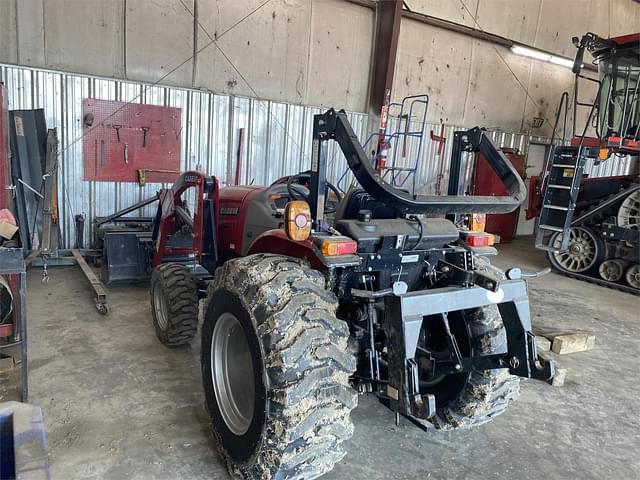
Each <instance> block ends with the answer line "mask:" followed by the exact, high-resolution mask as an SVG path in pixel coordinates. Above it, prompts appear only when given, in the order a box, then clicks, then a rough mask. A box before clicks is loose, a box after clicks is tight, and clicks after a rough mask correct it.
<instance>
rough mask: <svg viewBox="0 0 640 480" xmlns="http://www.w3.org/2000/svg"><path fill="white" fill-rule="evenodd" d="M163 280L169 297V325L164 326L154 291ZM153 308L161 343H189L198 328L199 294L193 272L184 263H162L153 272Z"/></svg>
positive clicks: (167, 298)
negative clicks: (157, 310)
mask: <svg viewBox="0 0 640 480" xmlns="http://www.w3.org/2000/svg"><path fill="white" fill-rule="evenodd" d="M158 282H159V283H160V284H161V286H162V289H163V292H164V294H165V298H166V301H167V316H168V317H169V318H168V319H167V328H166V329H165V330H163V329H161V328H160V326H159V325H158V321H157V319H156V311H155V308H154V304H153V302H154V298H153V291H154V288H155V285H156V284H157V283H158ZM151 312H152V315H153V326H154V327H155V329H156V334H157V335H158V338H159V339H160V341H161V342H162V343H164V344H165V345H167V346H168V347H179V346H182V345H186V344H188V343H189V342H190V341H191V340H192V339H193V337H194V335H195V334H196V331H197V330H198V296H197V292H196V284H195V282H194V281H193V277H192V276H191V272H190V271H189V269H188V268H187V267H185V266H184V265H180V264H177V263H163V264H161V265H159V266H158V267H156V268H155V269H154V271H153V274H152V276H151Z"/></svg>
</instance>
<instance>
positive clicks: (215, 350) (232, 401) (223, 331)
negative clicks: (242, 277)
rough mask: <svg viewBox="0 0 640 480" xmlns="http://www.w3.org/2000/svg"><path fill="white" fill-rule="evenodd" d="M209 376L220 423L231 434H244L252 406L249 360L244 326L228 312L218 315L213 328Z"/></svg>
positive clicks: (252, 382) (251, 377) (249, 420)
mask: <svg viewBox="0 0 640 480" xmlns="http://www.w3.org/2000/svg"><path fill="white" fill-rule="evenodd" d="M211 378H212V382H213V390H214V392H215V395H216V401H217V404H218V408H219V410H220V414H221V415H222V419H223V420H224V423H225V424H226V425H227V428H228V429H229V430H231V432H233V433H234V434H236V435H244V434H245V433H246V432H247V430H249V426H250V425H251V421H252V419H253V413H254V408H255V407H254V405H255V383H254V371H253V360H252V358H251V351H250V350H249V343H248V342H247V337H246V335H245V333H244V329H243V328H242V325H241V324H240V322H239V321H238V319H237V318H236V317H235V316H234V315H233V314H231V313H229V312H225V313H223V314H222V315H220V317H218V320H217V321H216V326H215V328H214V329H213V335H212V337H211Z"/></svg>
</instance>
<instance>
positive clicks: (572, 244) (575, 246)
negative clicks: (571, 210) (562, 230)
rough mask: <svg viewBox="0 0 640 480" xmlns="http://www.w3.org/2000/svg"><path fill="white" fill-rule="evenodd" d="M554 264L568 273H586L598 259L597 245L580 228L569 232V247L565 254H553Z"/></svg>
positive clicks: (583, 229) (584, 230) (584, 229)
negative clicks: (556, 263)
mask: <svg viewBox="0 0 640 480" xmlns="http://www.w3.org/2000/svg"><path fill="white" fill-rule="evenodd" d="M553 256H554V258H555V260H556V262H558V264H559V265H560V266H561V267H562V268H563V269H564V270H567V271H568V272H575V273H580V272H586V271H587V270H589V269H590V268H592V267H593V266H594V265H595V264H596V262H597V259H598V244H597V243H596V238H595V237H594V235H593V234H592V233H591V232H590V231H589V230H587V229H586V228H582V227H574V228H572V229H571V230H570V231H569V247H568V249H567V251H566V252H559V253H554V254H553Z"/></svg>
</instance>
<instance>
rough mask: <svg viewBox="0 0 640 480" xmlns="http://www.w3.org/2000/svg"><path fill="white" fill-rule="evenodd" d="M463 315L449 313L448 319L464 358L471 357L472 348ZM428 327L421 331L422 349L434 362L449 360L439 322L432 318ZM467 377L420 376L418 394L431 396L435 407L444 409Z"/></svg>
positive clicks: (455, 395)
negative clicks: (422, 335)
mask: <svg viewBox="0 0 640 480" xmlns="http://www.w3.org/2000/svg"><path fill="white" fill-rule="evenodd" d="M463 315H464V312H451V313H450V314H449V319H450V320H451V321H450V328H451V332H452V334H453V336H454V337H455V339H456V341H457V343H458V348H459V349H460V353H461V354H462V356H463V357H465V356H471V354H472V347H471V335H470V332H469V330H468V329H467V326H466V325H467V323H466V322H465V321H463V320H464V319H463V318H462V316H463ZM429 326H430V328H428V329H423V331H424V333H425V339H424V342H425V343H424V347H426V348H427V349H428V350H429V353H430V356H431V357H432V358H434V359H435V360H444V359H447V358H449V347H448V346H447V345H446V341H445V337H444V331H443V330H442V326H441V324H440V321H439V320H438V319H435V318H434V319H432V320H431V322H430V323H429ZM434 341H435V343H434ZM468 377H469V375H468V373H450V374H446V375H437V376H434V377H427V376H426V375H421V378H420V393H422V394H425V393H426V394H433V395H434V396H435V399H436V406H437V407H438V408H444V407H446V406H448V405H450V404H451V402H453V401H454V400H455V399H456V398H458V396H459V395H460V393H461V392H462V390H463V389H464V387H465V385H466V383H467V379H468Z"/></svg>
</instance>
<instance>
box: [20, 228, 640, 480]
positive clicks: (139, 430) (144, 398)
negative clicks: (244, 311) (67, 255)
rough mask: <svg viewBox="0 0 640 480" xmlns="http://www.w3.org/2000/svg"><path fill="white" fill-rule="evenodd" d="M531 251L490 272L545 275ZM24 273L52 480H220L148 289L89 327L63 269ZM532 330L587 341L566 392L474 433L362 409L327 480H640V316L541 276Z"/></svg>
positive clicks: (121, 300)
mask: <svg viewBox="0 0 640 480" xmlns="http://www.w3.org/2000/svg"><path fill="white" fill-rule="evenodd" d="M532 243H533V242H532V240H531V239H525V240H524V241H518V242H517V243H514V244H511V245H505V246H503V247H502V248H501V250H502V255H501V257H499V258H498V259H497V260H496V261H495V263H496V264H498V265H500V266H502V267H506V266H510V265H518V266H520V267H522V268H523V269H525V270H534V269H542V268H544V267H545V266H546V261H545V259H544V255H543V254H542V253H540V252H538V251H535V250H534V249H533V248H531V245H532ZM50 274H51V281H50V283H49V284H48V285H43V284H41V283H40V271H39V269H34V270H31V272H30V273H29V283H28V312H29V322H30V324H29V327H30V339H29V348H30V354H31V360H30V363H29V367H30V372H31V402H32V403H34V404H36V405H40V406H41V407H42V408H43V410H44V415H45V421H46V425H47V435H48V441H49V451H50V457H51V470H52V475H53V478H56V479H74V478H82V479H147V478H155V479H177V478H179V479H212V478H213V479H217V478H220V479H225V478H228V477H227V473H226V471H225V469H224V468H223V467H222V465H221V464H220V461H219V459H218V457H217V456H216V454H215V451H214V445H213V442H212V439H211V436H210V435H209V433H208V426H207V416H206V413H205V411H204V408H203V395H202V391H201V386H200V372H199V364H198V358H197V357H198V352H199V345H197V344H195V345H194V346H193V347H192V348H190V349H181V350H167V349H165V348H164V347H163V346H162V345H161V344H160V343H159V342H158V341H157V340H156V337H155V335H154V332H153V328H152V326H151V314H150V310H149V301H148V294H147V288H146V286H134V287H131V286H127V287H117V288H109V292H110V298H111V305H112V313H111V314H110V315H109V316H108V317H103V316H100V315H98V313H97V312H96V311H95V309H94V308H93V305H92V303H91V299H90V298H91V297H90V292H89V289H88V287H87V285H86V283H85V281H84V279H83V277H82V276H81V274H80V271H79V269H77V268H74V267H60V268H52V269H50ZM530 288H531V303H532V316H533V318H534V322H535V324H537V325H538V326H540V327H547V328H558V329H565V328H566V329H583V330H588V331H591V332H594V333H595V334H596V348H595V349H594V350H593V351H590V352H585V353H577V354H572V355H563V356H562V357H560V358H558V362H559V364H560V366H562V367H566V368H568V375H567V382H566V384H565V386H564V387H550V386H547V385H545V384H541V383H537V382H531V381H529V382H522V388H521V390H522V394H521V397H520V399H519V401H518V402H516V403H514V404H513V405H512V406H511V408H510V409H509V410H508V411H507V413H506V414H504V415H503V416H501V417H499V418H497V419H496V420H495V421H494V422H492V423H490V424H488V425H485V426H483V427H481V428H478V429H475V430H472V431H467V432H454V433H438V432H434V433H428V434H425V433H423V432H421V431H419V430H418V429H416V428H415V427H413V426H411V425H410V424H407V423H406V422H403V423H401V425H400V426H399V427H395V426H394V424H393V415H392V414H391V413H390V412H389V411H388V410H386V409H385V408H384V407H382V406H381V405H380V404H378V403H377V401H375V400H374V399H371V398H368V397H361V402H360V406H359V407H358V408H357V409H356V411H355V412H354V413H353V419H354V422H355V427H356V428H355V435H354V437H353V439H351V440H350V441H349V442H348V445H347V449H348V452H349V453H348V455H347V456H346V457H345V459H344V460H343V461H342V462H341V463H340V464H339V465H337V466H336V468H335V470H334V471H333V472H331V473H330V474H328V475H327V476H326V477H325V478H326V479H327V480H329V479H331V480H337V479H344V478H351V479H361V478H362V479H364V478H366V479H413V478H415V479H418V478H419V479H425V478H433V479H445V478H468V479H476V478H478V479H479V478H482V479H486V478H492V479H514V478H551V479H562V478H567V479H574V478H583V479H584V478H620V479H631V478H639V477H640V458H639V456H638V454H637V453H638V451H640V434H639V433H638V432H640V402H639V401H638V398H640V387H639V386H638V382H639V381H640V377H639V376H638V367H637V365H638V363H637V362H638V357H639V356H640V342H639V340H638V339H639V338H640V313H639V312H640V308H639V307H640V302H639V299H638V298H637V297H634V296H631V295H629V294H625V293H621V292H616V291H612V290H608V289H604V288H601V287H598V286H594V285H590V284H586V283H583V282H580V281H577V280H571V279H567V278H565V277H562V276H559V275H556V274H550V275H548V276H546V277H544V279H537V280H534V281H531V282H530Z"/></svg>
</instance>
